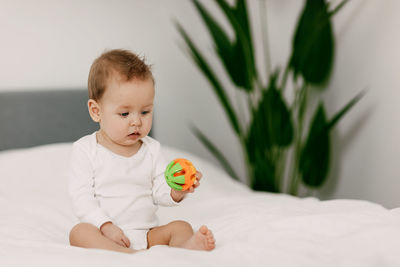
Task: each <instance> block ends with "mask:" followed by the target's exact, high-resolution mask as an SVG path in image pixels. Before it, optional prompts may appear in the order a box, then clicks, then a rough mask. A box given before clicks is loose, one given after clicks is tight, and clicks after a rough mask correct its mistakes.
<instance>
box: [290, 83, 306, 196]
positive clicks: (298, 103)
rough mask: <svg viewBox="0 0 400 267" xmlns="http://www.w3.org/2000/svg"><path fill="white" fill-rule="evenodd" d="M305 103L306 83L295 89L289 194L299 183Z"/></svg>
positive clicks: (293, 192)
mask: <svg viewBox="0 0 400 267" xmlns="http://www.w3.org/2000/svg"><path fill="white" fill-rule="evenodd" d="M306 104H307V84H304V85H303V86H302V88H301V89H300V90H298V91H297V94H296V99H295V102H294V107H293V110H294V111H297V116H296V117H297V131H296V133H295V147H294V151H293V154H294V155H293V157H294V162H293V164H292V174H291V175H292V176H291V177H289V178H291V181H290V183H289V184H290V190H289V192H290V194H291V195H295V196H296V195H297V194H298V187H299V183H300V179H299V172H298V167H299V161H300V153H301V143H302V137H303V123H304V113H305V107H306Z"/></svg>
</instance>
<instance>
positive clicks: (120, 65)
mask: <svg viewBox="0 0 400 267" xmlns="http://www.w3.org/2000/svg"><path fill="white" fill-rule="evenodd" d="M115 74H117V75H120V76H121V77H122V78H123V79H125V80H126V81H130V80H132V79H139V80H146V79H148V78H150V79H152V80H153V82H154V78H153V74H152V73H151V67H150V66H149V65H147V64H146V63H145V62H144V59H142V58H139V56H137V55H136V54H134V53H132V52H130V51H128V50H122V49H114V50H110V51H105V52H104V53H103V54H102V55H101V56H100V57H98V58H97V59H96V60H95V61H94V62H93V64H92V66H91V68H90V72H89V78H88V91H89V98H90V99H93V100H96V101H98V100H100V99H101V97H102V96H103V94H104V92H105V90H106V87H107V84H108V82H109V79H110V78H111V77H112V75H115Z"/></svg>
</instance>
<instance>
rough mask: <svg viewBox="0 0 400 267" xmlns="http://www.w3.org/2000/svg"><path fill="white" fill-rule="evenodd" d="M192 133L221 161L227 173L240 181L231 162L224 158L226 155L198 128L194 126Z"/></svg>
mask: <svg viewBox="0 0 400 267" xmlns="http://www.w3.org/2000/svg"><path fill="white" fill-rule="evenodd" d="M192 131H193V133H194V134H195V135H196V137H197V138H198V139H199V140H200V141H201V142H202V143H203V145H204V146H205V147H206V148H207V149H208V150H209V151H210V152H211V153H212V154H213V155H214V157H215V158H216V159H217V160H218V161H219V163H220V164H221V165H222V167H223V168H224V169H225V171H226V172H227V173H228V174H229V175H230V176H231V177H232V178H234V179H235V180H238V181H239V176H238V175H237V174H236V172H235V171H234V170H233V168H232V166H231V165H230V164H229V161H228V160H227V159H226V158H225V157H224V155H223V154H222V153H221V152H220V151H219V150H218V148H217V147H216V146H215V145H214V144H213V143H212V142H211V141H210V139H208V138H207V137H206V136H205V135H204V134H203V133H202V132H201V131H200V130H199V129H198V128H197V127H195V126H192Z"/></svg>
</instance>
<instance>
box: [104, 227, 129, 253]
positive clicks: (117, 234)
mask: <svg viewBox="0 0 400 267" xmlns="http://www.w3.org/2000/svg"><path fill="white" fill-rule="evenodd" d="M100 232H101V233H102V234H103V235H104V236H105V237H107V238H108V239H111V240H112V241H114V242H115V243H117V244H118V245H120V246H123V247H126V248H129V247H130V246H131V243H130V242H129V239H128V238H127V237H126V235H124V232H123V231H122V230H121V228H119V227H118V226H116V225H115V224H113V223H112V222H106V223H105V224H103V225H102V226H101V227H100Z"/></svg>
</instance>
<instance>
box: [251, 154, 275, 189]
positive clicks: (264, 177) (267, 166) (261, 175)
mask: <svg viewBox="0 0 400 267" xmlns="http://www.w3.org/2000/svg"><path fill="white" fill-rule="evenodd" d="M252 167H253V177H252V179H251V188H253V189H254V190H257V191H268V192H279V188H278V186H277V185H276V184H275V181H276V179H275V174H276V171H275V170H276V168H275V165H274V164H273V163H271V162H270V161H269V160H268V159H267V158H265V157H263V156H262V155H257V158H256V161H255V162H254V165H253V166H252Z"/></svg>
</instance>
